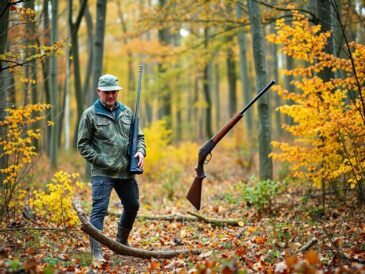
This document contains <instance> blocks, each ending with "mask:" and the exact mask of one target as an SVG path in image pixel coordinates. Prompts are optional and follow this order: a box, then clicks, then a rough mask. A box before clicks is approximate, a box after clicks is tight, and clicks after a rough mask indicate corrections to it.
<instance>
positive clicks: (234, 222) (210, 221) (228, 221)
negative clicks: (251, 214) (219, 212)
mask: <svg viewBox="0 0 365 274" xmlns="http://www.w3.org/2000/svg"><path fill="white" fill-rule="evenodd" d="M188 213H189V214H190V215H193V216H195V217H197V218H198V219H199V220H202V221H204V222H206V223H208V224H212V225H215V226H224V225H230V226H239V222H240V220H235V219H215V218H208V217H205V216H202V215H199V214H198V213H192V212H190V211H188Z"/></svg>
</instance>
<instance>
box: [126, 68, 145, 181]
mask: <svg viewBox="0 0 365 274" xmlns="http://www.w3.org/2000/svg"><path fill="white" fill-rule="evenodd" d="M142 70H143V66H142V65H139V76H138V89H137V101H136V109H135V112H134V118H133V122H132V124H131V129H130V132H129V156H130V167H129V172H130V173H132V174H142V173H143V170H142V169H140V168H139V167H138V161H137V158H136V157H134V155H135V154H136V152H137V138H138V129H139V115H138V111H139V97H140V94H141V81H142Z"/></svg>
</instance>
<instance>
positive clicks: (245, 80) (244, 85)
mask: <svg viewBox="0 0 365 274" xmlns="http://www.w3.org/2000/svg"><path fill="white" fill-rule="evenodd" d="M236 11H237V17H238V18H240V17H241V16H242V15H243V11H242V6H241V5H239V4H237V5H236ZM246 44H247V41H246V32H245V30H244V28H243V27H242V28H241V30H240V31H239V32H238V45H239V47H240V76H241V77H240V78H241V90H242V97H243V101H244V104H245V105H247V104H248V103H249V102H250V101H251V99H252V98H251V90H252V85H251V81H250V77H249V74H248V66H247V64H248V60H247V49H246ZM245 122H246V139H247V142H249V143H251V142H252V139H253V134H252V133H253V112H252V111H248V112H247V113H245Z"/></svg>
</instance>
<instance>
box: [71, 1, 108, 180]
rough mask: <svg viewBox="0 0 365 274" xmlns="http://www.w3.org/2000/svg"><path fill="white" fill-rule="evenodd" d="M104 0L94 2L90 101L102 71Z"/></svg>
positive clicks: (87, 173)
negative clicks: (94, 21)
mask: <svg viewBox="0 0 365 274" xmlns="http://www.w3.org/2000/svg"><path fill="white" fill-rule="evenodd" d="M106 5H107V1H106V0H97V2H96V24H95V36H94V38H95V39H94V47H93V58H94V59H93V61H92V64H93V84H92V87H91V98H92V100H91V101H92V102H93V101H95V100H96V99H97V98H98V96H97V93H96V87H97V86H98V81H99V77H100V76H101V74H102V72H103V56H104V35H105V19H106ZM78 127H79V120H78V121H77V125H76V128H78ZM90 179H91V165H90V164H89V163H88V162H86V167H85V180H86V181H89V180H90Z"/></svg>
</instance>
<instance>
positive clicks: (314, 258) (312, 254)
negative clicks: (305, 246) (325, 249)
mask: <svg viewBox="0 0 365 274" xmlns="http://www.w3.org/2000/svg"><path fill="white" fill-rule="evenodd" d="M303 257H304V259H305V260H306V261H308V263H309V264H311V265H314V264H320V263H321V260H320V259H319V254H318V253H317V252H316V251H314V250H309V251H308V252H306V253H304V255H303Z"/></svg>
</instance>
